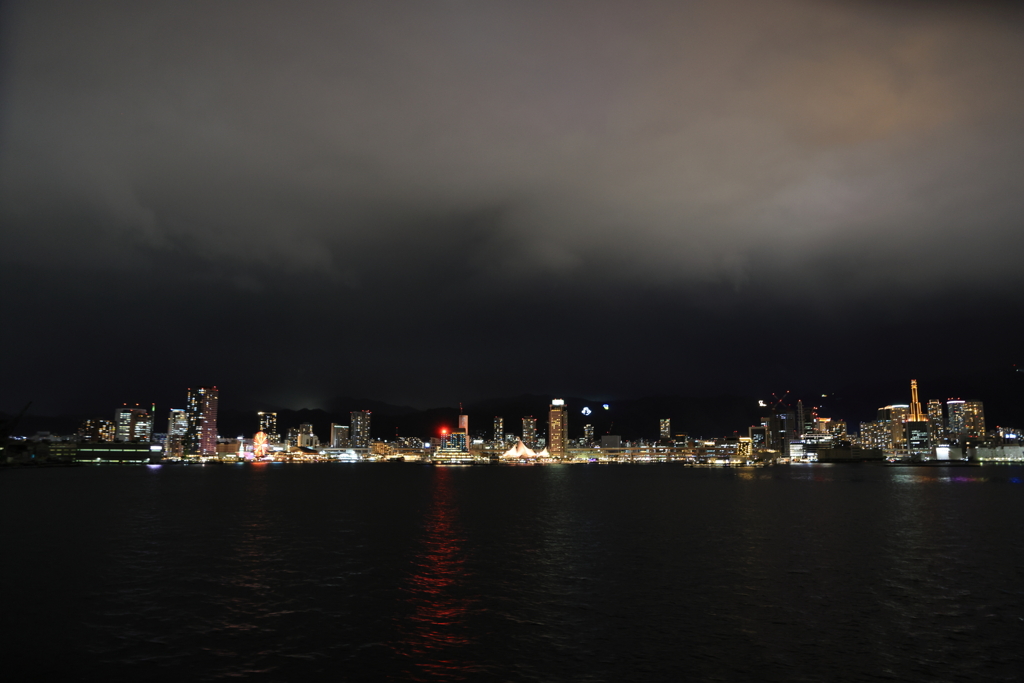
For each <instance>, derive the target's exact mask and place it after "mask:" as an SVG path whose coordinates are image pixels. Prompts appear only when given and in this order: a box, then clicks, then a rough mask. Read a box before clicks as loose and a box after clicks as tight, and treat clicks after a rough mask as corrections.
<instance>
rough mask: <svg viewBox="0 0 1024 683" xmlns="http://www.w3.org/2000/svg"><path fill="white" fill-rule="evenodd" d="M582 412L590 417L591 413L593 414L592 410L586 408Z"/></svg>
mask: <svg viewBox="0 0 1024 683" xmlns="http://www.w3.org/2000/svg"><path fill="white" fill-rule="evenodd" d="M581 412H582V413H583V414H584V415H590V412H591V411H590V408H584V409H583V410H582V411H581Z"/></svg>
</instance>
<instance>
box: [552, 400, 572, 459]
mask: <svg viewBox="0 0 1024 683" xmlns="http://www.w3.org/2000/svg"><path fill="white" fill-rule="evenodd" d="M547 446H548V453H550V454H551V456H552V457H554V458H564V457H565V456H566V455H568V453H569V413H568V412H567V411H566V409H565V401H564V400H562V399H560V398H556V399H553V400H552V401H551V406H550V408H549V409H548V443H547Z"/></svg>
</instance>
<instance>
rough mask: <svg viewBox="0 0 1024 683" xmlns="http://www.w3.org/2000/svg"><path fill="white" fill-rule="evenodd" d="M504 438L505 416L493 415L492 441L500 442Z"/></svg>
mask: <svg viewBox="0 0 1024 683" xmlns="http://www.w3.org/2000/svg"><path fill="white" fill-rule="evenodd" d="M504 440H505V418H503V417H495V418H494V441H495V443H501V442H502V441H504Z"/></svg>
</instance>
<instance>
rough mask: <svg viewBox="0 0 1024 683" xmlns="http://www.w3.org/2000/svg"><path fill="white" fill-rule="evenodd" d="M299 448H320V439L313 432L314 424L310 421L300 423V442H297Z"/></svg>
mask: <svg viewBox="0 0 1024 683" xmlns="http://www.w3.org/2000/svg"><path fill="white" fill-rule="evenodd" d="M295 445H296V446H298V447H299V448H319V447H320V439H319V438H317V435H316V434H314V433H313V425H312V424H310V423H309V422H303V423H302V424H300V425H299V434H298V443H296V444H295Z"/></svg>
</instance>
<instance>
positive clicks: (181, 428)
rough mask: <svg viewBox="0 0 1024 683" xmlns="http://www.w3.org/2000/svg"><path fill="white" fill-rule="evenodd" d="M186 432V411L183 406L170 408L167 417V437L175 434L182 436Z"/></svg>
mask: <svg viewBox="0 0 1024 683" xmlns="http://www.w3.org/2000/svg"><path fill="white" fill-rule="evenodd" d="M186 432H188V411H187V410H185V409H184V408H171V412H170V415H168V417H167V437H168V438H170V437H172V436H177V437H181V438H184V437H185V433H186Z"/></svg>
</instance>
